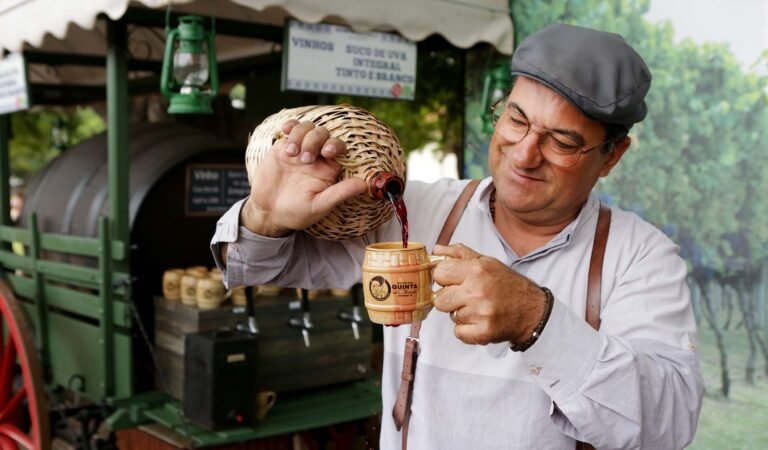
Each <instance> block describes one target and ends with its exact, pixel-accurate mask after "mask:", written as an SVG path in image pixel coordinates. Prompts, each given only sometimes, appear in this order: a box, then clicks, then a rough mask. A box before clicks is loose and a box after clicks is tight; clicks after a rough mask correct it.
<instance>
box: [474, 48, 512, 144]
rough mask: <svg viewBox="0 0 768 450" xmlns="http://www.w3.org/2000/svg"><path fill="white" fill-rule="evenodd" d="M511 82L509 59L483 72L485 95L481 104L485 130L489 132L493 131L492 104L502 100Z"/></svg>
mask: <svg viewBox="0 0 768 450" xmlns="http://www.w3.org/2000/svg"><path fill="white" fill-rule="evenodd" d="M511 83H512V74H511V72H510V67H509V62H508V61H507V62H503V63H499V64H496V65H495V66H494V67H493V68H491V69H488V70H486V71H484V72H483V97H482V99H481V105H483V131H484V132H485V133H487V134H491V133H493V121H492V117H491V106H492V105H493V104H494V103H496V102H497V101H499V100H501V98H502V97H503V96H504V94H505V93H506V92H507V90H509V87H510V84H511Z"/></svg>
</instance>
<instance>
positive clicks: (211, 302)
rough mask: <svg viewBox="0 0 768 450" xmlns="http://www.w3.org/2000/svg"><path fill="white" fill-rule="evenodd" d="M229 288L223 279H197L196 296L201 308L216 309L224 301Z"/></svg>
mask: <svg viewBox="0 0 768 450" xmlns="http://www.w3.org/2000/svg"><path fill="white" fill-rule="evenodd" d="M226 297H227V288H226V287H224V283H223V282H222V281H221V280H217V279H215V278H200V279H198V280H197V286H196V292H195V298H196V300H197V306H198V307H199V308H200V309H214V308H218V307H219V305H220V304H221V303H222V302H224V300H225V299H226Z"/></svg>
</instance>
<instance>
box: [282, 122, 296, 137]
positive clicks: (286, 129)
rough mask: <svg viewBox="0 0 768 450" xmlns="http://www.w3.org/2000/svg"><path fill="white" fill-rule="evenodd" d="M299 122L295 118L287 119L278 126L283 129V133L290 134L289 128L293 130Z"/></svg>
mask: <svg viewBox="0 0 768 450" xmlns="http://www.w3.org/2000/svg"><path fill="white" fill-rule="evenodd" d="M298 124H299V121H298V120H296V119H289V120H286V121H285V122H283V124H282V125H281V126H280V129H281V130H283V133H285V134H290V132H291V130H293V127H295V126H296V125H298Z"/></svg>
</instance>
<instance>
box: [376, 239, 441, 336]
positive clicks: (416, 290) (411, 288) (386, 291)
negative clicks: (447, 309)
mask: <svg viewBox="0 0 768 450" xmlns="http://www.w3.org/2000/svg"><path fill="white" fill-rule="evenodd" d="M433 267H434V264H433V263H432V262H431V260H430V256H429V254H427V250H426V248H425V246H424V244H420V243H417V242H409V243H408V247H407V248H405V249H404V248H403V244H402V243H401V242H382V243H378V244H372V245H369V246H368V247H367V248H366V249H365V258H364V260H363V292H364V294H365V307H366V309H367V310H368V316H369V317H370V318H371V321H373V322H376V323H380V324H384V325H401V324H405V323H411V322H413V321H414V320H424V319H426V317H427V314H428V313H429V311H430V310H431V309H432V295H433V294H432V268H433Z"/></svg>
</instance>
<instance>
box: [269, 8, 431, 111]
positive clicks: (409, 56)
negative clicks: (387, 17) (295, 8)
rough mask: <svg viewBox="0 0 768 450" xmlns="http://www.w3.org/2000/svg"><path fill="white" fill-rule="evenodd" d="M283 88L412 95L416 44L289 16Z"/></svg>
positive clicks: (390, 36) (347, 93) (407, 97)
mask: <svg viewBox="0 0 768 450" xmlns="http://www.w3.org/2000/svg"><path fill="white" fill-rule="evenodd" d="M285 28H286V32H285V42H284V44H283V79H282V89H283V90H294V91H310V92H322V93H329V94H346V95H360V96H366V97H382V98H396V99H404V100H413V97H414V94H415V91H416V44H415V43H414V42H411V41H409V40H407V39H405V38H404V37H402V36H400V35H398V34H393V33H381V32H375V31H373V32H369V33H357V32H354V31H351V30H350V29H349V28H347V27H343V26H340V25H331V24H325V23H316V24H310V23H303V22H299V21H297V20H289V21H288V24H287V26H286V27H285Z"/></svg>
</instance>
